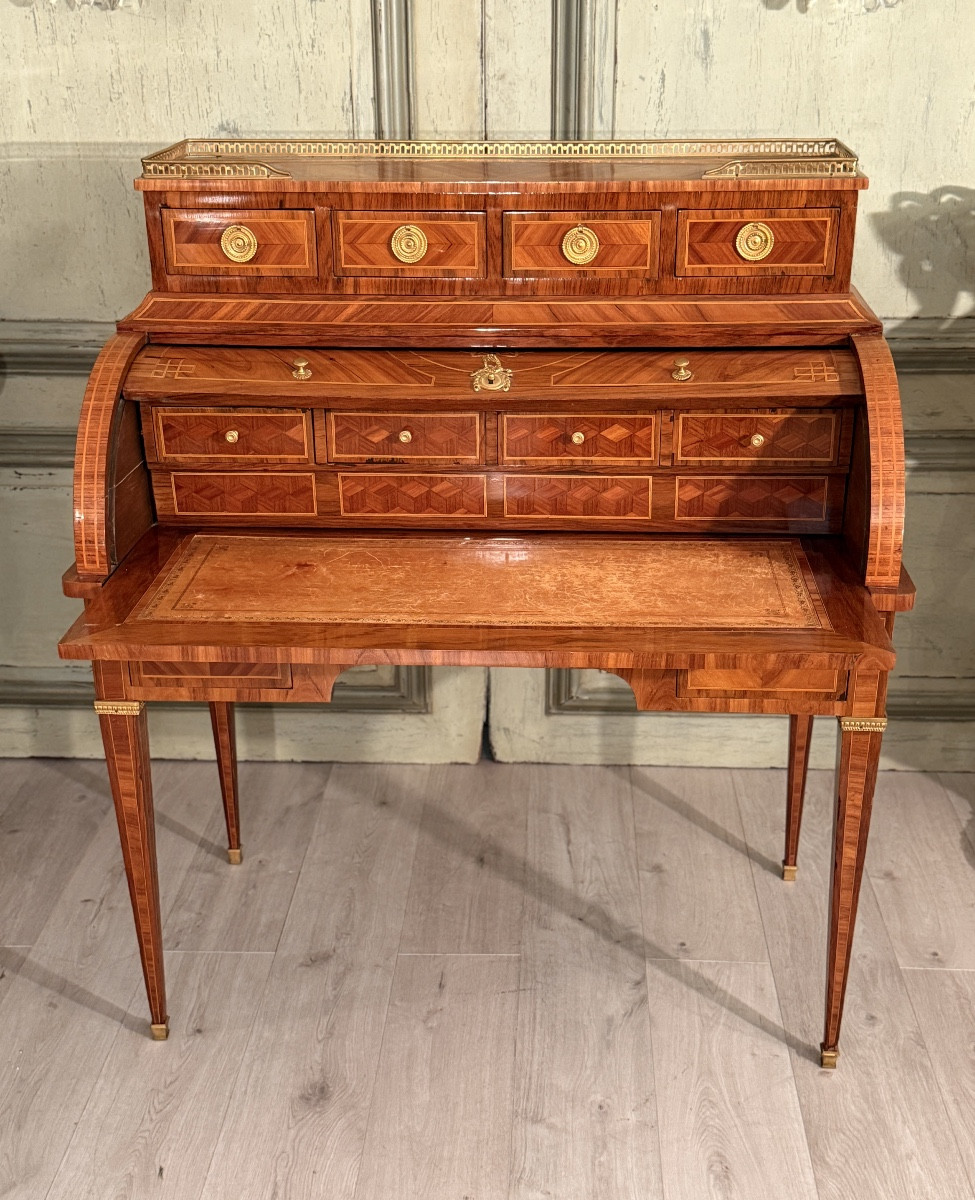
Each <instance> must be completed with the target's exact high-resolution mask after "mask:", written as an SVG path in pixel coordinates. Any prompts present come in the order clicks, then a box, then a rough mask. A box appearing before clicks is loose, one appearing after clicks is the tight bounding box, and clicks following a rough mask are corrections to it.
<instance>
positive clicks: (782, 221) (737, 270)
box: [676, 208, 839, 277]
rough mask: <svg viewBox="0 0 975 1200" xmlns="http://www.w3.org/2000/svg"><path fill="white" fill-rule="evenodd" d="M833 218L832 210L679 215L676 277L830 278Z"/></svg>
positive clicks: (717, 211)
mask: <svg viewBox="0 0 975 1200" xmlns="http://www.w3.org/2000/svg"><path fill="white" fill-rule="evenodd" d="M838 218H839V209H836V208H796V209H789V208H762V209H758V208H754V209H721V208H718V209H694V210H690V211H684V212H680V213H678V215H677V265H676V272H677V275H678V276H692V277H693V276H702V277H715V276H748V275H832V273H833V264H834V262H835V259H836V231H837V225H838Z"/></svg>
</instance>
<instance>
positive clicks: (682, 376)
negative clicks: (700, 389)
mask: <svg viewBox="0 0 975 1200" xmlns="http://www.w3.org/2000/svg"><path fill="white" fill-rule="evenodd" d="M690 361H691V360H690V359H689V358H675V359H674V366H675V367H676V368H677V370H676V371H671V373H670V377H671V379H676V380H677V382H678V383H684V382H685V381H686V380H688V379H693V377H694V372H693V371H689V370H688V365H689V363H690Z"/></svg>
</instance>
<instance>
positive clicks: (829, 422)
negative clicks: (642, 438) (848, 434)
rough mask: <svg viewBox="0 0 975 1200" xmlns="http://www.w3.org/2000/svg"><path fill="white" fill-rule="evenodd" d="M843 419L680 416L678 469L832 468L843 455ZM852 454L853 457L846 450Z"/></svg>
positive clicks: (827, 413)
mask: <svg viewBox="0 0 975 1200" xmlns="http://www.w3.org/2000/svg"><path fill="white" fill-rule="evenodd" d="M842 429H843V414H842V413H841V412H838V411H832V410H829V409H821V410H820V411H818V412H802V413H769V412H755V413H680V414H678V416H677V428H676V430H675V446H674V458H675V460H676V461H677V462H678V463H684V464H688V465H693V464H694V463H708V464H712V463H720V462H735V463H738V462H759V463H761V464H762V465H763V466H771V465H772V464H773V463H802V464H804V465H808V466H813V465H815V466H823V467H827V466H832V465H834V464H835V463H836V462H837V461H838V459H839V455H840V446H841V438H840V434H841V432H842ZM846 453H847V454H848V453H849V450H848V448H846Z"/></svg>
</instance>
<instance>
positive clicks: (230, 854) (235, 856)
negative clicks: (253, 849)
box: [227, 846, 244, 867]
mask: <svg viewBox="0 0 975 1200" xmlns="http://www.w3.org/2000/svg"><path fill="white" fill-rule="evenodd" d="M243 856H244V848H243V846H238V847H237V849H236V850H228V851H227V860H228V862H231V863H233V865H234V866H235V867H239V866H240V863H241V859H242V858H243Z"/></svg>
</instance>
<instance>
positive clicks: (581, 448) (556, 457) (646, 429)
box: [501, 413, 656, 466]
mask: <svg viewBox="0 0 975 1200" xmlns="http://www.w3.org/2000/svg"><path fill="white" fill-rule="evenodd" d="M654 433H655V421H654V417H653V416H652V415H651V414H646V415H643V414H636V415H634V414H632V413H624V414H613V413H599V414H596V413H583V414H580V413H544V414H541V415H539V414H535V413H509V414H505V415H504V416H503V417H502V418H501V461H502V462H503V463H516V464H517V463H528V464H537V465H539V466H541V465H555V466H557V465H558V464H560V463H569V462H577V461H579V460H582V461H585V462H613V463H629V464H632V465H633V466H650V465H651V464H653V463H655V462H656V443H655V438H654Z"/></svg>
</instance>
